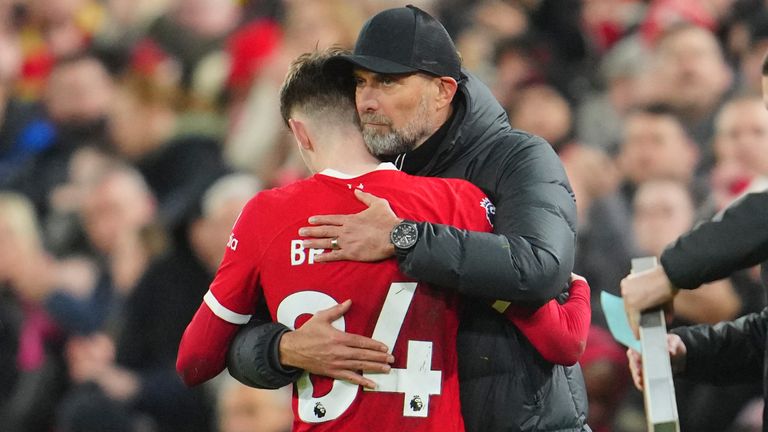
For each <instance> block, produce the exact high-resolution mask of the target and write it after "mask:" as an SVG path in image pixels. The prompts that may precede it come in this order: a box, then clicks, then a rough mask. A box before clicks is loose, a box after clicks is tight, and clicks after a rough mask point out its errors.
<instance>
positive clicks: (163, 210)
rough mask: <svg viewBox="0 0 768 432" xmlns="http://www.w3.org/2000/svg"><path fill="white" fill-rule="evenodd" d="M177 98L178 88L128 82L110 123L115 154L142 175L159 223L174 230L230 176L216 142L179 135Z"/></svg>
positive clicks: (138, 79)
mask: <svg viewBox="0 0 768 432" xmlns="http://www.w3.org/2000/svg"><path fill="white" fill-rule="evenodd" d="M178 98H179V94H178V89H177V88H176V87H175V86H173V84H167V83H159V82H155V81H153V80H151V79H149V78H147V77H142V76H135V75H132V76H127V77H125V78H124V79H123V80H122V81H121V82H120V85H119V86H118V89H117V97H116V98H115V99H114V103H113V105H112V109H111V112H110V117H109V120H110V123H109V129H110V134H111V137H112V143H113V145H114V147H115V150H116V151H117V153H118V154H119V155H120V156H122V157H123V158H125V159H127V160H128V161H129V162H130V163H132V164H134V165H135V166H136V167H137V168H138V169H139V171H140V172H141V173H142V175H143V176H144V178H145V179H146V181H147V183H148V184H149V187H150V188H151V189H152V191H153V192H154V194H155V196H156V197H157V200H158V206H159V207H158V210H159V215H158V216H159V220H160V222H161V223H162V224H163V225H165V226H166V227H167V228H168V229H170V230H172V229H175V228H177V227H178V224H179V223H180V222H181V221H182V220H183V219H184V218H185V217H186V216H188V214H189V212H190V211H192V209H193V208H194V207H195V205H196V203H197V202H198V200H199V199H200V197H201V196H202V194H203V192H204V191H205V189H206V188H207V187H208V186H210V185H211V183H213V181H214V180H215V179H216V178H218V177H220V176H221V175H222V174H224V173H225V172H226V171H227V167H226V166H225V165H224V162H223V161H222V158H221V149H220V147H219V143H218V142H217V141H216V139H214V138H212V137H210V136H206V135H203V134H200V133H184V132H183V131H180V130H179V129H178V128H179V120H180V114H179V111H178V104H179V99H178ZM139 125H140V126H139Z"/></svg>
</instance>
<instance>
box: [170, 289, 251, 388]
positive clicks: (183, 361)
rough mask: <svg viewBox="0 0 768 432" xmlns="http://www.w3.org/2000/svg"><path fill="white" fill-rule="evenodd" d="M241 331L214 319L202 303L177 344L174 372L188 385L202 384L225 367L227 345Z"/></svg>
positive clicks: (217, 318) (209, 310)
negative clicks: (177, 351)
mask: <svg viewBox="0 0 768 432" xmlns="http://www.w3.org/2000/svg"><path fill="white" fill-rule="evenodd" d="M239 328H240V325H239V324H233V323H230V322H227V321H225V320H223V319H221V318H219V317H217V316H216V315H215V314H214V313H213V312H212V311H211V309H210V308H209V307H208V305H206V304H205V303H203V304H201V305H200V308H198V309H197V312H196V313H195V316H194V317H192V321H190V323H189V325H188V326H187V328H186V330H184V335H183V336H182V338H181V343H180V344H179V354H178V356H177V358H176V371H177V372H178V374H179V376H181V379H182V380H183V381H184V383H185V384H186V385H188V386H194V385H198V384H201V383H203V382H205V381H208V380H209V379H211V378H213V377H215V376H216V375H218V374H219V373H221V372H222V371H223V370H224V368H225V367H226V362H225V360H226V359H225V356H226V353H227V349H228V348H229V344H230V343H231V342H232V339H233V338H234V336H235V333H236V332H237V330H238V329H239Z"/></svg>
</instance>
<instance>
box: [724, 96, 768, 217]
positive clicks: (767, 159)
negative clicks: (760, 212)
mask: <svg viewBox="0 0 768 432" xmlns="http://www.w3.org/2000/svg"><path fill="white" fill-rule="evenodd" d="M715 128H716V137H715V146H716V150H717V156H718V158H717V163H716V165H715V169H714V172H713V174H714V175H713V182H714V181H717V182H718V183H715V184H714V186H715V187H716V190H717V191H718V192H719V194H718V197H719V198H720V202H719V204H720V206H718V209H721V208H723V207H725V206H726V205H728V204H730V202H731V201H732V200H733V199H736V198H737V197H738V195H741V194H744V193H748V192H758V191H761V190H765V189H768V111H766V109H765V105H764V102H763V100H762V99H761V98H760V97H759V96H744V97H737V98H734V99H731V100H729V101H728V102H726V104H725V105H724V106H723V109H722V110H721V111H720V113H719V114H718V116H717V119H716V122H715Z"/></svg>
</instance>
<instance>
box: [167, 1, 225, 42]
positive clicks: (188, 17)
mask: <svg viewBox="0 0 768 432" xmlns="http://www.w3.org/2000/svg"><path fill="white" fill-rule="evenodd" d="M175 18H176V20H177V21H178V23H179V24H181V25H182V26H183V27H185V28H186V29H188V30H189V31H191V32H193V33H194V34H197V35H199V36H201V37H206V38H215V37H220V36H222V35H225V34H227V33H229V32H230V31H231V30H232V29H233V28H234V27H235V26H236V25H237V21H238V19H239V9H238V6H237V2H234V1H231V0H178V5H177V6H176V10H175Z"/></svg>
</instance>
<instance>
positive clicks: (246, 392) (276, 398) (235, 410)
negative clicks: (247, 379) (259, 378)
mask: <svg viewBox="0 0 768 432" xmlns="http://www.w3.org/2000/svg"><path fill="white" fill-rule="evenodd" d="M216 399H217V403H216V405H217V406H216V408H217V411H218V418H219V428H218V431H219V432H289V431H290V430H291V426H292V425H293V411H291V394H290V392H289V391H287V389H286V388H282V389H279V390H263V389H257V388H253V387H246V386H244V385H243V384H240V383H239V382H237V381H235V380H234V379H232V378H231V377H229V376H227V377H226V378H225V379H224V380H223V382H222V383H221V385H220V386H219V389H218V391H217V395H216Z"/></svg>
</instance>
